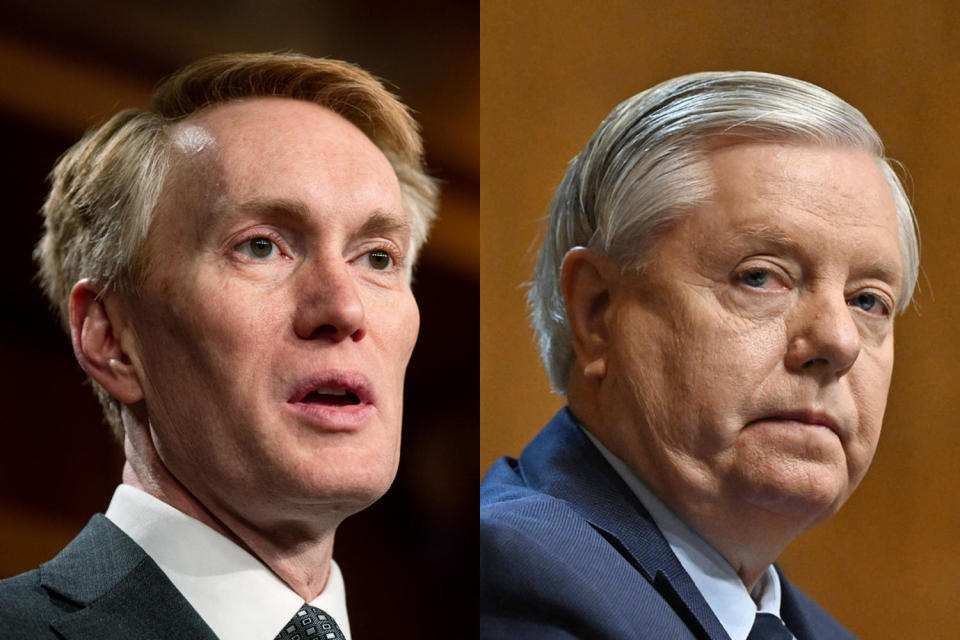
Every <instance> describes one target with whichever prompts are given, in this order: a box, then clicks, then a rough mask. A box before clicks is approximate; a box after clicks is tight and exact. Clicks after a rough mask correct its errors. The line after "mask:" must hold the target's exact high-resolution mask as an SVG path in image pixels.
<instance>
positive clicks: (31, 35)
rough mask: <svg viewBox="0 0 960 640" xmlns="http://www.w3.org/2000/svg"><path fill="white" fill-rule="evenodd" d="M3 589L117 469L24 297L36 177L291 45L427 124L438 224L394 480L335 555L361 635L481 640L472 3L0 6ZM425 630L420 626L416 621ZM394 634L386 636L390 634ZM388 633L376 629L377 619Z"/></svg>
mask: <svg viewBox="0 0 960 640" xmlns="http://www.w3.org/2000/svg"><path fill="white" fill-rule="evenodd" d="M0 12H2V13H0V15H2V20H0V78H2V80H0V139H2V141H3V143H2V145H0V182H2V187H3V192H4V193H5V194H6V195H5V196H4V200H5V201H6V202H7V204H6V205H5V206H4V210H5V211H6V213H5V214H4V215H3V221H4V227H5V229H6V232H7V233H9V234H10V235H11V237H13V239H14V241H13V243H12V246H11V247H9V249H10V250H9V251H3V252H0V274H2V275H0V291H2V296H3V301H4V302H3V313H2V314H0V358H2V363H3V366H2V369H0V380H2V382H0V404H2V406H3V407H4V410H3V417H2V418H0V577H6V576H10V575H14V574H16V573H19V572H21V571H25V570H29V569H33V568H35V567H36V566H37V565H38V564H39V563H40V562H43V561H46V560H48V559H49V558H51V557H53V556H54V555H55V554H56V553H57V552H58V551H59V550H60V549H61V548H62V547H63V545H64V544H66V543H67V542H68V541H69V540H70V539H71V538H72V537H73V536H74V535H75V534H76V533H77V532H78V531H79V530H80V529H81V528H82V527H83V525H84V524H85V523H86V522H87V520H88V519H89V517H90V516H91V515H92V514H93V513H95V512H98V511H101V512H102V511H103V510H105V509H106V506H107V504H108V502H109V498H110V496H111V494H112V491H113V489H114V487H115V486H116V484H117V483H118V482H119V479H120V468H121V464H122V454H121V451H120V449H119V447H118V446H117V445H115V444H114V443H113V442H112V441H111V438H110V436H109V435H108V429H107V427H106V426H105V425H104V424H102V421H101V418H100V409H99V406H98V405H97V403H96V401H95V400H94V397H93V394H92V393H91V391H90V390H89V388H86V386H85V385H84V382H83V381H84V376H83V374H82V372H81V371H80V369H79V367H78V366H77V365H76V363H75V361H74V359H73V355H72V350H71V348H70V344H69V341H68V339H67V337H66V336H65V335H64V334H63V333H62V332H61V330H60V329H59V326H58V325H57V323H56V321H55V320H54V316H53V314H52V313H51V312H49V311H48V309H47V307H46V303H45V302H44V300H43V299H42V298H41V295H40V293H39V289H38V287H37V286H36V285H35V283H34V282H33V280H32V279H33V274H34V267H33V265H32V262H31V258H30V252H31V249H32V246H33V244H34V243H35V242H36V240H37V239H38V238H39V235H40V231H41V220H40V216H39V215H38V213H37V211H38V210H39V208H40V205H41V203H42V201H43V198H44V195H45V192H46V184H45V176H46V174H47V172H48V171H49V170H50V169H51V167H52V166H53V163H54V161H55V160H56V158H57V157H58V156H59V155H60V154H61V153H62V152H63V151H65V150H66V149H67V147H69V146H70V145H71V144H72V143H73V142H75V141H76V140H77V139H78V138H79V137H80V135H81V134H82V133H83V131H85V130H86V129H87V128H89V127H91V126H93V125H95V124H97V123H98V122H100V121H102V120H104V119H106V118H107V117H109V116H110V115H112V114H113V113H114V112H116V111H117V110H119V109H121V108H125V107H131V106H144V105H145V104H146V103H147V101H148V99H149V95H150V93H151V90H152V88H153V87H154V86H155V85H156V84H157V82H158V81H159V80H160V79H161V78H163V77H164V76H166V75H168V74H169V73H171V72H173V71H174V70H176V69H177V68H179V67H180V66H182V65H184V64H185V63H187V62H190V61H192V60H194V59H196V58H199V57H202V56H205V55H208V54H212V53H219V52H229V51H266V50H278V49H293V50H296V51H300V52H303V53H308V54H312V55H317V56H329V57H334V58H339V59H343V60H347V61H350V62H355V63H358V64H360V65H361V66H362V67H364V68H366V69H367V70H368V71H371V72H372V73H374V74H375V75H377V76H379V77H381V78H384V79H387V80H388V81H389V83H390V85H391V88H392V90H393V91H394V92H395V93H397V94H398V95H399V96H400V97H401V99H402V100H404V101H405V102H406V103H407V104H408V105H410V106H411V107H412V108H413V109H414V110H415V111H416V115H417V119H418V120H419V121H420V123H421V124H422V125H423V134H424V137H425V140H426V146H427V156H428V164H429V167H430V171H431V173H432V174H433V175H434V176H436V177H437V178H439V179H440V180H441V181H442V183H443V184H442V193H443V196H442V205H441V209H440V218H439V221H438V223H437V225H436V227H435V229H434V232H433V234H432V237H431V239H430V242H429V243H428V245H427V247H426V249H425V251H424V253H423V258H422V260H421V265H420V268H419V271H418V273H417V277H416V284H415V293H416V295H417V297H418V299H419V301H420V309H421V316H422V322H421V330H420V341H419V344H418V347H417V350H416V352H415V353H414V356H413V359H412V361H411V364H410V368H409V371H408V376H407V391H406V407H405V420H404V441H403V451H402V455H401V461H400V471H399V475H398V477H397V481H396V483H395V484H394V486H393V488H392V489H391V490H390V492H389V493H388V494H387V496H386V497H385V498H383V499H382V500H380V501H379V502H378V503H377V504H375V505H374V506H373V507H372V508H370V509H369V510H367V511H365V512H363V513H361V514H359V515H357V516H354V517H352V518H349V519H348V520H347V521H346V522H345V523H344V525H343V526H342V527H341V529H340V530H339V532H338V535H337V542H336V548H335V552H334V553H335V557H336V558H337V560H338V562H339V563H340V565H341V567H342V569H343V572H344V576H345V579H346V582H347V599H348V605H349V608H350V622H351V627H352V628H353V633H354V638H355V639H356V640H364V639H379V638H384V637H387V630H386V629H387V628H389V629H390V637H391V638H410V639H413V638H417V639H419V638H438V639H439V638H443V639H449V638H460V637H469V636H471V635H473V633H474V631H473V630H474V624H475V623H474V619H475V610H476V609H475V605H474V602H475V599H474V595H473V594H474V592H475V587H474V585H475V575H476V573H475V572H476V561H475V557H476V555H475V541H474V539H475V531H476V525H475V522H476V498H475V496H476V487H477V483H478V481H479V479H478V472H476V471H475V469H476V467H474V460H475V458H474V455H475V451H476V447H477V427H478V398H477V384H478V382H477V375H478V374H477V371H478V354H477V331H478V287H479V281H478V268H479V248H478V233H479V231H478V230H479V158H478V146H479V141H478V126H479V125H478V121H479V110H478V99H479V78H478V74H479V71H478V59H479V33H478V28H477V8H476V5H473V6H471V4H470V3H465V4H462V5H461V3H442V4H441V3H429V2H418V3H415V5H414V6H407V5H406V4H405V3H391V2H379V3H354V2H347V1H323V2H321V1H320V0H279V1H277V2H259V1H255V0H233V1H231V2H224V1H197V0H190V1H189V2H188V1H186V0H167V1H165V2H146V1H142V0H139V1H131V0H83V1H82V2H81V1H79V0H62V1H60V2H56V3H37V2H33V1H32V0H3V1H2V2H0ZM428 615H429V626H428V625H427V622H428V620H427V618H428ZM398 619H400V620H403V624H402V625H401V626H399V627H398V626H396V623H395V621H396V620H398ZM388 623H389V624H390V626H389V627H385V625H386V624H388Z"/></svg>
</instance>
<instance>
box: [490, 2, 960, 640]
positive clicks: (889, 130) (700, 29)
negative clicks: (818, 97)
mask: <svg viewBox="0 0 960 640" xmlns="http://www.w3.org/2000/svg"><path fill="white" fill-rule="evenodd" d="M958 26H960V4H958V3H955V2H951V1H949V0H943V1H926V2H918V3H902V2H882V1H847V2H799V1H796V0H787V1H779V2H766V1H757V0H753V1H740V2H703V1H701V2H691V1H689V0H686V1H679V2H676V1H674V2H632V1H623V2H614V1H605V2H580V1H570V0H563V1H561V0H553V1H551V2H530V1H514V2H511V1H492V0H485V1H484V2H483V3H482V9H481V34H482V38H481V75H480V77H481V119H480V122H481V132H482V135H481V143H480V151H481V153H480V157H481V169H482V171H481V176H482V180H481V221H482V223H481V249H482V251H481V270H480V273H481V294H480V299H481V322H480V336H481V339H480V349H481V368H480V389H481V407H482V411H481V447H480V468H481V470H484V471H485V470H486V469H487V467H489V465H490V464H491V463H492V462H493V460H494V459H495V458H496V457H497V456H499V455H503V454H511V455H516V454H517V453H519V451H520V450H521V448H522V446H523V445H524V444H525V443H526V442H527V441H528V440H529V439H530V438H531V437H532V436H533V435H534V434H535V433H536V432H537V431H538V430H539V429H540V428H541V427H542V426H543V424H544V423H545V422H546V421H547V420H548V419H549V417H550V416H551V415H552V413H553V412H554V411H555V410H556V409H557V408H558V407H560V406H561V404H562V402H561V399H559V398H558V397H556V396H551V395H550V394H549V392H548V388H547V381H546V375H545V374H544V373H543V371H542V369H541V367H540V364H539V360H538V357H537V355H536V351H535V347H534V344H533V339H532V334H531V331H530V330H529V329H528V325H527V321H526V317H525V309H524V294H525V290H523V289H522V288H521V287H520V285H521V283H522V282H523V281H524V280H525V279H527V278H528V277H529V274H530V272H531V270H532V267H533V258H534V251H533V248H534V247H535V246H536V241H537V239H538V238H539V233H540V224H541V218H542V216H543V215H544V214H545V213H546V211H547V206H548V204H549V200H550V197H551V195H552V193H553V190H554V189H555V187H556V185H557V184H558V183H559V181H560V179H561V176H562V175H563V172H564V170H565V167H566V163H567V162H568V160H569V159H570V158H571V157H573V155H574V154H576V153H577V152H578V151H579V150H580V149H581V148H582V147H583V145H584V144H585V143H586V141H587V139H588V138H589V136H590V134H591V133H592V132H593V130H594V129H595V128H596V126H597V125H598V124H599V123H600V120H601V119H602V118H603V117H604V116H605V115H606V114H607V112H609V111H610V109H611V108H612V107H613V106H614V105H615V104H617V103H618V102H620V101H621V100H623V99H624V98H626V97H628V96H630V95H632V94H634V93H637V92H638V91H640V90H642V89H645V88H647V87H650V86H652V85H653V84H655V83H657V82H659V81H661V80H665V79H667V78H669V77H672V76H676V75H680V74H683V73H689V72H694V71H705V70H721V69H756V70H761V71H770V72H774V73H780V74H785V75H790V76H795V77H798V78H802V79H804V80H808V81H811V82H814V83H816V84H819V85H821V86H823V87H825V88H827V89H829V90H831V91H833V92H834V93H837V94H838V95H839V96H840V97H842V98H844V99H845V100H847V101H848V102H850V103H851V104H853V105H854V106H856V107H858V108H859V109H861V110H862V111H863V112H864V114H865V115H866V116H867V118H868V119H869V120H870V121H871V122H872V123H873V124H874V126H875V127H876V128H877V130H878V131H879V132H880V134H881V136H882V137H883V139H884V141H885V142H886V145H887V152H888V154H889V155H890V156H892V157H894V158H897V159H899V160H901V161H902V162H903V163H904V164H906V166H907V167H908V168H909V171H910V173H911V175H912V179H913V185H912V187H911V188H910V189H909V190H910V192H911V193H912V199H913V202H914V204H915V207H916V210H917V213H918V216H919V219H920V226H921V233H922V242H923V247H922V251H923V274H922V276H921V283H920V289H919V293H918V295H917V298H916V300H917V308H916V309H912V310H910V311H908V312H907V313H906V314H905V315H904V316H903V317H902V318H900V319H898V321H897V356H896V357H897V363H896V367H895V371H894V379H893V387H892V390H891V394H890V400H889V404H888V409H887V415H886V419H885V423H884V432H883V436H882V438H881V441H880V447H879V450H878V453H877V456H876V458H875V459H874V463H873V467H872V469H871V471H870V473H869V474H868V475H867V478H866V480H865V481H864V482H863V484H862V485H861V487H860V489H859V490H858V492H857V493H856V494H855V495H854V497H853V498H852V499H851V500H850V502H849V503H848V505H847V506H846V507H845V508H844V510H842V511H841V512H840V514H839V515H837V516H836V517H835V518H834V519H832V520H831V521H830V522H828V523H827V524H825V525H822V526H820V527H818V528H816V529H814V530H812V531H810V532H808V533H807V534H805V535H804V536H803V537H801V538H800V539H799V540H797V541H796V542H794V544H793V545H792V546H791V547H790V548H789V550H788V551H787V553H786V554H785V555H784V556H783V558H782V565H783V566H784V568H785V569H786V571H787V573H788V575H789V576H790V577H791V578H792V579H793V580H794V581H795V582H796V583H798V584H799V585H800V586H801V587H802V588H804V589H805V590H806V591H807V592H808V593H809V594H810V595H812V596H813V597H814V598H815V599H816V600H818V601H819V602H821V603H822V604H824V605H825V606H826V608H827V609H829V610H830V611H831V612H832V613H834V614H835V615H836V616H837V617H838V618H839V619H840V620H841V621H843V622H844V623H845V624H847V625H848V626H849V627H850V628H851V629H852V630H853V631H854V632H856V633H857V634H858V635H861V636H862V637H864V638H871V639H872V638H946V637H956V624H957V623H956V620H957V614H956V607H955V603H956V600H957V598H958V596H960V553H958V551H960V549H958V540H960V509H958V508H957V507H958V497H957V496H958V495H960V471H958V466H957V460H958V454H960V411H958V409H960V403H958V400H957V396H958V394H957V381H956V370H957V365H958V364H960V335H958V332H960V329H958V328H957V324H956V320H955V319H956V317H957V316H958V314H960V276H958V270H957V268H956V265H957V243H958V240H960V215H958V214H957V209H958V200H960V187H958V182H960V181H958V180H957V175H958V172H960V166H958V160H957V156H958V149H960V120H958V113H960V95H958V87H960V36H958V31H957V28H958Z"/></svg>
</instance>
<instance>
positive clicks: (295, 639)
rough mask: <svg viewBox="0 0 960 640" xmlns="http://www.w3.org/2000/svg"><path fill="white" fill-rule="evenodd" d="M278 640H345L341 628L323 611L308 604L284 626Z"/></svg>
mask: <svg viewBox="0 0 960 640" xmlns="http://www.w3.org/2000/svg"><path fill="white" fill-rule="evenodd" d="M276 640H345V638H344V637H343V632H342V631H340V627H338V626H337V623H336V622H334V621H333V618H331V617H330V615H329V614H327V612H326V611H324V610H323V609H317V608H316V607H311V606H310V605H308V604H305V605H303V606H302V607H300V610H299V611H297V614H296V615H295V616H293V618H291V619H290V622H288V623H287V624H285V625H284V626H283V630H282V631H281V632H280V633H278V634H277V638H276Z"/></svg>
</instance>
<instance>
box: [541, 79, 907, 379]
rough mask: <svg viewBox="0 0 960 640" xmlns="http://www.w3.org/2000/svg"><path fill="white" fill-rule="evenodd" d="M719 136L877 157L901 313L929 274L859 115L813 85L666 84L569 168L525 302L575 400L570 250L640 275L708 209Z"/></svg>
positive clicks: (624, 113) (638, 100)
mask: <svg viewBox="0 0 960 640" xmlns="http://www.w3.org/2000/svg"><path fill="white" fill-rule="evenodd" d="M718 136H727V137H730V136H743V137H744V138H745V139H749V140H765V141H777V142H790V143H797V144H814V145H821V146H824V147H842V148H852V149H858V150H862V151H865V152H866V153H868V154H870V155H871V156H873V157H874V158H875V159H876V161H877V164H878V166H879V168H880V170H881V172H882V173H883V176H884V178H885V179H886V181H887V184H888V185H889V187H890V190H891V192H892V195H893V200H894V203H895V206H896V213H897V222H898V226H899V237H900V253H901V257H902V260H903V265H904V285H903V292H902V295H901V296H900V300H899V303H898V306H897V310H896V311H897V312H898V313H899V312H902V311H903V310H904V309H905V308H906V307H907V306H908V304H909V302H910V299H911V298H912V297H913V290H914V287H915V286H916V282H917V274H918V271H919V264H920V250H919V241H918V236H917V231H916V220H915V218H914V214H913V209H912V207H911V206H910V201H909V199H908V198H907V195H906V193H905V191H904V188H903V185H902V184H901V181H900V178H899V177H898V175H897V172H896V171H895V170H894V167H893V165H894V164H896V163H895V162H894V161H892V160H890V159H888V158H887V157H886V156H885V155H884V150H883V143H882V142H881V140H880V136H879V135H877V132H876V131H875V130H874V129H873V127H872V126H871V125H870V123H869V122H867V119H866V118H865V117H864V116H863V114H862V113H860V112H859V111H858V110H857V109H855V108H854V107H852V106H850V105H849V104H847V103H846V102H844V101H843V100H841V99H840V98H838V97H837V96H835V95H834V94H832V93H830V92H829V91H827V90H825V89H822V88H820V87H818V86H816V85H813V84H810V83H809V82H804V81H802V80H796V79H794V78H787V77H784V76H778V75H773V74H769V73H760V72H749V71H724V72H707V73H695V74H691V75H685V76H680V77H678V78H673V79H671V80H667V81H665V82H663V83H661V84H658V85H656V86H655V87H653V88H651V89H648V90H646V91H643V92H641V93H638V94H637V95H635V96H633V97H631V98H628V99H627V100H625V101H623V102H622V103H620V104H619V105H617V106H616V107H615V108H614V109H613V111H612V112H610V114H609V115H608V116H607V117H606V118H605V119H604V120H603V122H602V123H600V126H599V127H598V128H597V130H596V131H595V132H594V134H593V136H592V137H591V138H590V140H589V142H587V145H586V147H585V148H584V149H583V151H581V152H580V153H579V154H578V155H577V156H576V157H575V158H574V159H573V160H572V161H571V162H570V165H569V167H568V168H567V172H566V174H565V175H564V177H563V180H562V181H561V183H560V186H559V187H558V188H557V191H556V194H555V195H554V198H553V202H552V204H551V205H550V213H549V216H548V221H547V228H546V232H545V236H544V240H543V244H542V245H541V248H540V253H539V257H538V260H537V266H536V269H535V271H534V275H533V279H532V281H531V283H530V290H529V293H528V296H527V301H528V304H529V307H530V312H531V322H532V324H533V328H534V330H535V332H536V334H537V340H538V342H539V346H540V356H541V358H542V359H543V363H544V366H545V367H546V369H547V373H548V374H549V376H550V384H551V386H552V388H553V390H554V391H556V392H557V393H566V386H567V378H568V376H569V373H570V367H571V365H572V364H573V360H574V352H573V341H572V337H571V335H570V328H569V324H568V322H567V314H566V309H565V306H564V301H563V294H562V292H561V290H560V271H561V268H562V265H563V259H564V257H565V256H566V254H567V252H568V251H570V249H572V248H574V247H578V246H583V247H588V248H590V249H592V250H594V251H597V252H599V253H601V254H604V255H607V256H609V257H610V258H612V259H613V260H614V261H615V262H616V263H617V264H619V265H620V267H621V268H622V269H624V270H626V269H638V268H641V267H642V266H643V264H644V261H645V260H646V259H647V258H648V256H649V255H650V252H651V250H652V248H653V246H654V245H655V243H656V241H657V239H658V238H659V237H660V235H661V234H662V233H663V232H664V231H665V230H666V229H667V228H669V226H670V225H671V223H672V222H674V221H675V220H676V219H677V218H678V216H681V215H683V213H684V212H686V211H689V210H690V209H692V208H694V207H697V206H698V205H701V204H703V203H705V202H706V201H707V199H708V198H709V197H710V195H711V193H712V191H713V188H714V185H713V182H712V178H711V177H710V173H709V171H708V170H707V167H706V156H707V154H708V153H709V147H710V143H711V141H715V140H716V139H717V137H718Z"/></svg>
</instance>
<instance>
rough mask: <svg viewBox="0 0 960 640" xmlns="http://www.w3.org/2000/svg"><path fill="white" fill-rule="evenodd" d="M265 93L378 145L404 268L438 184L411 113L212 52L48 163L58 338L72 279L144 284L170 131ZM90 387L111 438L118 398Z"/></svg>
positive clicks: (271, 59)
mask: <svg viewBox="0 0 960 640" xmlns="http://www.w3.org/2000/svg"><path fill="white" fill-rule="evenodd" d="M266 96H275V97H285V98H293V99H296V100H304V101H307V102H312V103H315V104H318V105H320V106H323V107H326V108H328V109H330V110H332V111H334V112H336V113H337V114H339V115H340V116H342V117H343V118H345V119H346V120H348V121H349V122H351V123H352V124H353V125H354V126H356V127H357V128H359V129H360V130H361V131H362V132H363V133H364V134H366V136H367V137H368V138H370V140H371V141H372V142H373V143H374V144H376V145H377V147H378V148H379V149H380V150H381V151H382V152H383V153H384V155H385V156H386V157H387V159H388V160H389V161H390V164H391V165H392V166H393V169H394V171H395V172H396V174H397V178H398V180H399V182H400V189H401V193H402V197H403V206H404V210H405V213H406V215H407V217H408V219H409V221H410V225H411V241H410V242H411V246H410V255H411V257H412V259H411V260H410V264H411V265H412V264H413V263H414V262H415V261H416V256H417V254H418V252H419V250H420V248H421V246H422V245H423V243H424V241H425V240H426V237H427V233H428V231H429V229H430V225H431V224H432V222H433V220H434V218H435V217H436V208H437V187H436V184H435V182H434V181H433V180H432V179H431V178H430V177H429V176H428V175H427V174H426V172H425V169H424V158H423V143H422V140H421V138H420V133H419V127H418V126H417V123H416V121H415V120H414V119H413V117H412V116H411V114H410V111H409V110H408V109H407V108H406V107H405V106H404V105H403V104H402V103H401V102H400V101H399V100H398V99H397V98H396V97H395V96H394V95H393V94H391V93H390V92H389V91H388V90H387V89H386V88H385V87H384V86H383V84H381V82H380V81H379V80H377V79H376V78H374V77H373V76H371V75H370V74H369V73H367V72H366V71H364V70H363V69H360V68H359V67H356V66H354V65H352V64H349V63H346V62H341V61H338V60H329V59H325V58H311V57H308V56H304V55H300V54H296V53H257V54H247V53H235V54H222V55H216V56H212V57H209V58H205V59H203V60H200V61H197V62H195V63H193V64H191V65H189V66H187V67H185V68H183V69H182V70H180V71H179V72H177V73H176V74H174V75H173V76H171V77H170V78H168V79H167V80H165V81H164V82H163V83H161V84H160V86H159V87H158V88H157V89H156V91H155V92H154V95H153V99H152V101H151V104H150V107H149V108H147V109H126V110H124V111H121V112H120V113H117V114H116V115H115V116H113V117H112V118H110V120H108V121H107V122H106V123H104V124H103V125H101V126H100V127H98V128H96V129H93V130H91V131H89V132H87V133H86V135H84V136H83V138H82V139H81V140H80V141H79V142H77V143H76V144H75V145H74V146H73V147H71V148H70V149H69V150H67V152H66V153H64V154H63V156H61V157H60V159H59V160H58V161H57V164H56V165H55V166H54V168H53V171H52V172H51V174H50V181H51V187H50V192H49V194H48V195H47V199H46V201H45V202H44V205H43V208H42V210H41V213H42V214H43V218H44V234H43V237H42V238H41V240H40V242H39V243H38V244H37V247H36V249H35V251H34V258H35V259H36V261H37V263H38V265H39V278H40V282H41V285H42V287H43V290H44V293H46V295H47V297H48V298H49V300H50V302H51V303H52V304H53V306H54V307H55V308H56V310H57V312H58V314H59V317H60V321H61V323H62V324H63V326H64V328H65V329H66V330H67V332H69V331H70V314H69V298H70V291H71V289H72V288H73V285H74V284H76V283H77V282H78V281H80V280H81V279H83V278H89V279H91V280H92V281H94V282H95V283H96V284H97V285H98V286H99V287H101V290H115V291H121V292H130V293H136V291H137V289H138V287H139V285H140V283H141V282H142V281H143V278H144V276H145V267H146V256H145V254H146V251H145V245H146V241H147V235H148V232H149V229H150V227H151V223H152V221H153V218H154V214H155V211H156V205H157V202H158V200H159V198H160V194H161V192H162V190H163V185H164V181H165V179H166V176H167V172H168V169H169V165H170V161H169V156H168V143H169V132H170V129H171V127H172V126H173V125H174V124H175V123H177V122H179V121H181V120H183V119H185V118H187V117H189V116H190V115H192V114H194V113H196V112H198V111H200V110H201V109H204V108H206V107H209V106H212V105H217V104H222V103H225V102H230V101H232V100H239V99H243V98H250V97H266ZM91 384H92V385H93V387H94V391H95V392H96V394H97V397H98V398H99V400H100V403H101V405H102V406H103V409H104V415H105V417H106V420H107V422H108V423H109V424H110V426H111V428H112V429H113V431H114V433H115V434H116V435H117V436H118V437H119V438H122V436H123V424H122V422H121V419H120V404H119V402H118V401H117V400H116V399H114V398H113V397H111V396H110V394H109V393H107V391H106V390H105V389H103V388H102V387H101V386H100V385H98V384H97V383H96V382H95V381H93V380H91Z"/></svg>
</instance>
